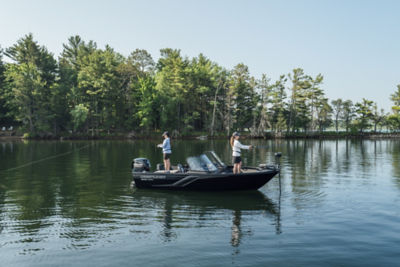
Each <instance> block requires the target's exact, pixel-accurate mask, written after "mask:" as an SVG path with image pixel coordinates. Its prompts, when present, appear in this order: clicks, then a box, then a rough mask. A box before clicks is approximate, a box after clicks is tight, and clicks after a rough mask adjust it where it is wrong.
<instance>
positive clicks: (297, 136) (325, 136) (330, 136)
mask: <svg viewBox="0 0 400 267" xmlns="http://www.w3.org/2000/svg"><path fill="white" fill-rule="evenodd" d="M160 136H161V134H159V133H156V132H153V133H151V134H147V135H146V134H143V135H134V136H132V135H130V134H122V133H120V134H115V135H113V134H110V135H97V136H91V135H67V136H63V135H61V136H46V137H29V138H24V136H23V135H0V142H1V141H18V140H21V141H22V140H42V141H43V140H49V141H54V140H59V141H66V140H77V141H78V140H158V139H160ZM172 138H173V139H176V140H199V141H202V140H203V141H204V140H222V139H229V137H228V136H226V135H216V136H213V137H210V136H208V135H200V134H193V135H182V136H179V137H172ZM242 138H244V139H254V140H256V139H265V140H272V139H274V140H301V139H309V140H341V139H366V140H369V139H400V133H379V132H378V133H362V134H354V133H343V132H339V133H335V132H329V133H322V134H321V133H318V134H316V133H307V134H303V133H294V134H287V135H286V134H284V135H283V136H278V137H277V136H273V135H270V134H266V135H265V136H251V135H248V134H242Z"/></svg>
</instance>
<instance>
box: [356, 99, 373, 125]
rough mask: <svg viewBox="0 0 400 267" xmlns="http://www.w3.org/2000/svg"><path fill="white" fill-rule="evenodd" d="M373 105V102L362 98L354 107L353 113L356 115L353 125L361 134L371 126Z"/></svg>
mask: <svg viewBox="0 0 400 267" xmlns="http://www.w3.org/2000/svg"><path fill="white" fill-rule="evenodd" d="M373 104H374V102H373V101H371V100H367V99H365V98H363V100H362V101H361V102H359V103H356V105H355V113H356V114H357V121H356V122H355V125H356V127H357V128H358V130H359V131H360V132H361V133H362V132H363V131H364V130H365V129H366V128H368V127H370V126H371V119H372V117H373V111H372V109H373Z"/></svg>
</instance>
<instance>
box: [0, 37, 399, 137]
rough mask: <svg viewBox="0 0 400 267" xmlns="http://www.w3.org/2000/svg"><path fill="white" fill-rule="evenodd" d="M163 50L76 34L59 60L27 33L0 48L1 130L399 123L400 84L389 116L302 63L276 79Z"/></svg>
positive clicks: (317, 128)
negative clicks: (328, 90)
mask: <svg viewBox="0 0 400 267" xmlns="http://www.w3.org/2000/svg"><path fill="white" fill-rule="evenodd" d="M160 54H161V56H160V58H159V60H158V62H155V61H154V60H153V58H152V56H151V55H150V54H149V53H148V52H147V51H146V50H141V49H136V50H134V51H133V52H132V53H131V54H130V55H129V56H128V57H124V56H123V55H121V54H120V53H118V52H116V51H114V49H112V48H111V47H110V46H106V47H105V48H104V49H100V48H98V47H97V45H96V43H95V42H94V41H84V40H82V39H81V37H79V36H73V37H70V38H69V39H68V40H67V42H66V43H65V44H63V51H62V53H61V55H60V56H59V57H58V59H56V58H55V57H54V55H53V54H52V53H50V52H49V51H48V50H47V48H46V47H45V46H41V45H39V44H38V43H37V42H36V41H35V40H34V38H33V36H32V34H28V35H26V36H24V37H23V38H21V39H20V40H18V41H17V43H16V44H14V45H13V46H11V47H8V48H4V49H2V48H0V127H1V126H9V125H14V127H15V126H18V128H19V129H21V132H25V133H27V135H28V136H40V137H43V136H59V135H63V134H76V135H101V134H113V133H128V132H132V131H134V132H136V133H140V134H149V133H153V132H157V131H162V130H169V131H171V132H173V133H174V134H176V135H189V134H191V133H193V132H203V133H206V134H209V135H229V134H230V133H231V132H232V131H234V130H240V131H248V133H249V134H251V135H252V136H263V135H265V133H270V134H272V135H284V134H292V133H297V132H305V133H311V132H323V131H326V130H327V129H328V128H329V129H334V131H336V132H337V131H345V132H352V133H363V132H365V131H375V132H376V131H380V130H381V129H385V130H389V131H399V130H400V85H397V90H396V88H394V93H393V94H392V95H391V96H388V97H390V98H391V100H392V101H393V107H392V108H391V109H392V112H391V113H385V112H384V110H383V109H380V110H379V109H378V107H377V104H376V103H375V102H374V101H371V100H368V99H363V100H362V101H361V102H359V103H353V102H352V101H351V100H346V99H340V98H339V99H334V100H329V99H328V98H327V97H326V96H325V94H324V91H323V89H322V85H323V76H322V75H321V74H318V75H317V76H315V77H312V76H310V75H307V74H306V73H305V72H304V70H303V69H301V68H297V69H294V70H292V71H291V72H290V73H288V74H283V75H281V76H280V77H279V79H278V80H276V81H272V80H271V79H270V78H269V77H268V76H267V75H266V74H263V75H262V76H261V77H260V78H259V79H256V78H255V77H253V76H251V75H250V73H249V69H248V67H247V66H246V65H245V64H243V63H239V64H237V65H236V66H235V67H234V68H233V69H231V70H229V69H226V68H224V67H222V66H220V65H218V64H217V63H215V62H213V61H211V60H210V59H208V58H207V57H205V56H204V55H203V54H200V55H198V56H197V57H194V58H189V57H185V56H182V55H181V51H180V50H178V49H171V48H164V49H161V50H160ZM5 57H7V58H8V60H7V62H6V61H5Z"/></svg>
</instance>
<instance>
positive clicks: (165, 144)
mask: <svg viewBox="0 0 400 267" xmlns="http://www.w3.org/2000/svg"><path fill="white" fill-rule="evenodd" d="M161 147H162V150H163V153H165V154H171V153H172V150H171V142H170V141H169V138H165V139H164V142H163V143H162V145H161Z"/></svg>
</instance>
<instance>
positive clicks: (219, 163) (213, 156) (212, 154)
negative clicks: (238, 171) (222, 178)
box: [204, 151, 226, 169]
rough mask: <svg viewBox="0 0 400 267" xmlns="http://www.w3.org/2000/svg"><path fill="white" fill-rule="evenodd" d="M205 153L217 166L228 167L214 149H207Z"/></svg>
mask: <svg viewBox="0 0 400 267" xmlns="http://www.w3.org/2000/svg"><path fill="white" fill-rule="evenodd" d="M204 154H206V155H207V157H208V158H209V159H210V160H211V162H212V163H214V165H215V166H216V167H217V168H222V169H223V168H226V165H225V163H224V162H223V161H222V160H221V159H220V158H219V157H218V156H217V154H216V153H215V152H214V151H207V152H204Z"/></svg>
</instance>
